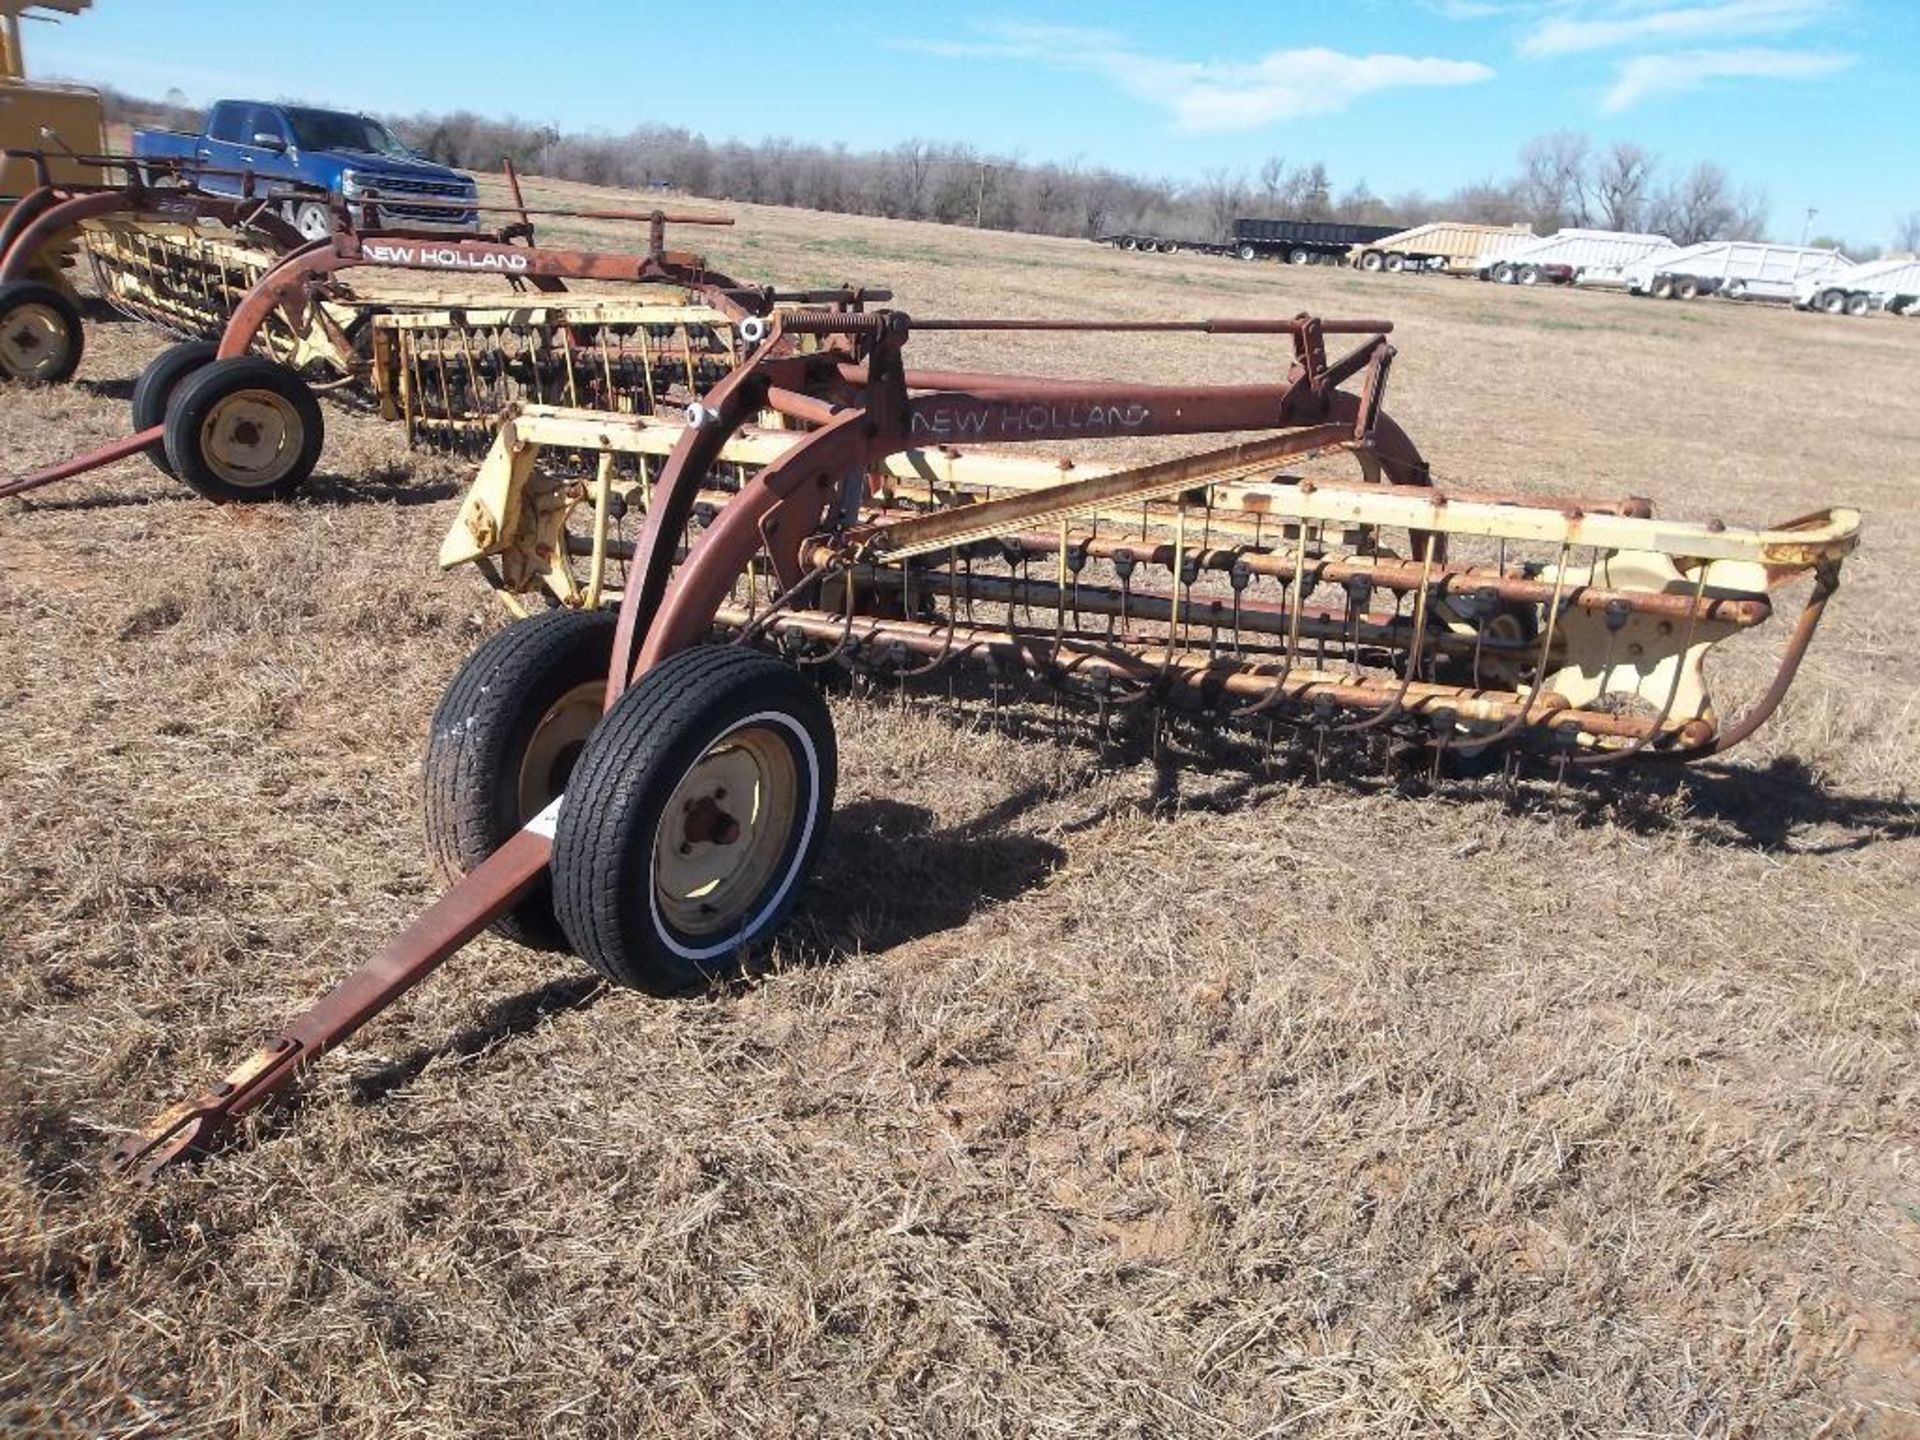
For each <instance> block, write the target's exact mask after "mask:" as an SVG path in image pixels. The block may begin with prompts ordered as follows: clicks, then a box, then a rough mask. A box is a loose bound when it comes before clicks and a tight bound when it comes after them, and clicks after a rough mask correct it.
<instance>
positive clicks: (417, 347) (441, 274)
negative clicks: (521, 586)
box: [0, 192, 887, 502]
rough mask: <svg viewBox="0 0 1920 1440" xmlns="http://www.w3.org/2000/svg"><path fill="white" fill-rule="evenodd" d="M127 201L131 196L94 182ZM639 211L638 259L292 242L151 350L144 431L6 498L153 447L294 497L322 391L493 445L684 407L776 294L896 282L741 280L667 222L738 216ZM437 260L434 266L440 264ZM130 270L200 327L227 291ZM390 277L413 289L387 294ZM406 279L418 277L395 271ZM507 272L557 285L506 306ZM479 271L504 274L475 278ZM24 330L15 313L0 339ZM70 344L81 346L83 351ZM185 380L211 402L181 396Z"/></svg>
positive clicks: (48, 216) (232, 493)
mask: <svg viewBox="0 0 1920 1440" xmlns="http://www.w3.org/2000/svg"><path fill="white" fill-rule="evenodd" d="M117 198H118V192H114V193H112V194H107V193H102V194H98V195H89V196H85V197H81V199H82V200H84V201H88V202H92V201H100V202H107V201H114V200H116V199H117ZM60 213H61V207H60V206H59V205H57V204H56V205H52V206H50V207H49V208H47V209H45V211H44V213H42V214H41V215H40V217H39V219H38V220H36V221H34V222H32V224H30V225H28V227H27V228H26V229H25V230H23V231H22V232H21V235H20V237H19V239H20V243H21V244H22V245H24V244H26V243H27V242H29V241H32V240H34V238H35V233H36V232H35V231H34V226H35V225H46V226H49V227H53V228H54V229H58V228H59V227H60V225H63V224H65V223H66V222H65V221H60V220H59V216H60ZM537 213H554V214H558V213H578V214H583V215H588V216H591V217H594V218H613V219H618V218H635V217H633V216H626V215H623V214H620V213H616V212H593V211H583V212H557V211H556V212H537ZM81 218H85V217H84V216H82V217H81ZM642 218H645V219H646V220H647V222H648V226H649V236H648V248H647V250H646V251H645V253H643V254H637V255H636V254H620V253H610V252H595V251H578V250H549V249H541V248H538V247H534V246H531V245H527V244H520V243H515V242H512V241H509V240H505V239H449V238H446V237H441V236H425V235H417V234H409V233H401V232H382V233H378V234H358V233H350V232H344V231H343V232H338V233H336V234H334V235H333V236H331V237H330V238H329V239H326V240H322V241H317V242H314V243H312V244H309V245H305V246H303V247H302V248H298V249H295V250H292V251H291V252H290V253H288V254H286V255H284V256H282V257H281V258H280V259H278V260H277V261H276V262H274V263H273V264H272V265H271V267H270V268H268V269H267V270H266V271H265V273H264V274H262V275H260V277H259V278H258V279H257V280H256V281H254V283H253V284H252V285H251V287H250V288H248V289H247V290H246V291H244V293H242V294H241V296H240V298H239V300H238V302H237V303H236V304H235V305H234V306H233V309H232V313H231V315H230V316H228V317H227V318H226V320H225V322H224V325H223V327H222V328H221V329H220V331H219V339H218V341H217V342H215V341H188V342H186V343H184V344H182V345H178V346H175V347H173V348H172V349H171V350H168V351H166V352H163V353H162V354H161V355H160V356H159V357H157V358H156V359H155V360H154V361H153V363H152V364H151V365H150V366H149V367H148V369H147V371H146V372H145V373H144V374H143V375H142V377H141V381H140V384H139V385H138V387H137V388H136V392H135V396H134V404H133V407H132V408H133V422H134V428H135V433H134V434H132V435H130V436H128V437H127V438H125V439H123V440H119V441H116V442H114V443H113V444H111V445H107V446H103V447H101V448H100V449H98V450H95V451H93V452H91V453H89V454H86V455H82V456H79V457H76V458H75V459H73V460H69V461H66V462H63V463H61V464H58V465H54V466H50V467H47V468H45V469H42V470H39V471H36V472H34V473H32V474H29V475H24V476H19V477H17V478H12V479H5V478H0V498H5V497H7V496H12V495H21V494H25V493H27V492H29V491H32V490H36V489H38V488H40V487H41V486H44V485H49V484H53V483H56V482H58V481H61V480H66V479H71V478H73V477H75V476H78V475H82V474H86V473H88V472H90V471H93V470H96V469H99V468H101V467H103V466H105V465H108V464H111V463H113V462H115V461H118V460H122V459H126V458H129V457H131V456H134V455H139V454H147V455H149V456H151V457H152V458H153V459H154V461H155V463H156V464H157V465H159V467H160V468H161V469H162V470H164V471H166V472H167V473H169V474H173V475H176V476H178V478H180V479H182V480H184V481H186V482H187V483H188V484H189V485H191V486H193V488H195V489H196V490H198V491H200V492H201V493H202V494H203V495H205V496H206V497H207V498H209V499H212V500H215V501H217V502H228V501H245V500H261V499H273V498H278V497H280V496H283V495H286V494H289V493H291V492H292V491H293V490H295V489H297V488H298V487H299V486H300V485H301V484H302V483H303V482H304V481H305V480H306V478H307V476H308V474H309V473H311V471H312V469H313V466H314V464H315V463H316V462H317V460H318V458H319V455H320V453H321V446H322V444H323V441H324V436H323V430H324V420H323V417H322V415H321V412H320V411H319V409H318V407H316V406H314V405H312V404H311V401H310V395H311V393H319V392H327V391H338V390H350V391H353V392H355V393H359V394H361V395H368V396H371V398H372V400H373V401H374V403H375V404H376V405H377V406H378V408H379V411H380V413H381V414H382V415H383V416H385V417H387V418H389V419H394V420H404V421H405V423H406V425H407V429H408V434H409V436H410V437H411V438H412V439H414V440H416V441H418V442H420V443H423V444H427V445H432V446H437V447H440V448H447V449H453V450H456V451H460V450H478V449H479V448H482V447H483V445H484V438H483V436H484V435H485V434H486V433H489V432H490V428H491V427H490V423H489V417H491V416H492V415H493V414H495V413H496V412H497V411H498V409H499V408H500V407H501V406H503V405H505V404H507V403H510V402H513V401H517V400H546V401H559V402H565V403H572V404H583V403H590V404H595V405H600V406H605V407H609V408H613V409H621V410H629V411H648V410H651V409H652V408H653V407H654V406H656V405H658V404H660V403H662V402H663V400H664V401H667V402H669V403H671V404H673V405H680V404H684V403H685V402H686V400H687V399H689V398H691V396H692V395H693V394H695V393H698V391H699V390H700V389H701V388H703V387H705V386H707V385H710V384H712V383H714V382H715V381H716V380H717V379H718V378H719V377H720V376H721V375H723V374H724V373H725V372H726V370H727V369H728V368H730V367H731V365H732V364H733V363H734V361H735V359H736V358H737V355H738V351H737V349H736V346H735V343H734V342H733V340H732V339H731V327H732V326H733V325H734V324H735V323H736V322H737V321H739V320H741V319H743V318H746V317H748V316H752V315H756V314H762V313H765V312H767V311H768V310H770V309H771V308H772V307H774V306H776V305H779V304H808V305H817V306H825V307H829V308H832V309H835V310H842V311H859V310H861V309H863V308H864V307H865V306H866V305H867V304H869V303H871V302H873V301H876V300H883V299H885V298H887V296H886V292H884V291H873V290H863V289H856V288H851V287H848V288H843V289H840V290H832V291H799V292H779V291H775V290H773V289H771V288H755V287H750V286H743V285H740V284H738V283H736V282H735V281H733V280H730V279H729V278H727V277H726V276H725V275H722V274H720V273H719V272H717V271H714V270H712V269H710V268H709V267H708V265H707V263H706V261H705V260H704V259H703V258H702V257H701V256H699V255H695V254H691V253H688V252H685V251H679V250H669V249H667V248H666V241H665V236H666V227H667V225H668V224H670V223H671V224H696V225H730V224H732V223H733V222H732V221H731V220H730V219H727V218H726V217H722V216H713V215H669V214H666V213H665V212H661V211H654V212H652V213H651V214H650V215H648V216H645V217H642ZM75 223H78V222H77V221H76V222H75ZM166 243H167V242H166V240H165V237H164V236H163V237H162V238H161V239H159V240H153V241H151V242H150V241H149V239H147V238H145V235H144V231H143V232H142V238H141V239H140V240H139V241H138V243H137V247H136V246H135V242H133V241H127V242H126V244H127V245H128V246H129V247H132V248H140V249H141V253H142V254H146V253H149V252H150V251H151V249H152V247H153V246H154V245H159V246H161V247H162V248H164V246H165V244H166ZM183 243H185V242H183ZM194 243H195V244H199V243H201V239H200V238H196V239H195V241H194ZM246 263H250V262H247V260H246V257H245V256H244V255H238V254H237V255H235V256H234V257H232V265H231V267H230V269H231V270H232V273H234V274H238V273H239V272H240V270H241V269H242V268H244V265H245V264H246ZM350 272H351V273H354V274H355V275H356V276H363V277H374V278H375V279H376V283H375V284H374V285H373V286H371V287H368V289H367V290H365V291H356V290H355V289H352V288H350V287H349V286H348V285H347V284H346V282H345V280H344V278H343V277H344V276H345V275H347V274H348V273H350ZM429 275H430V276H433V277H434V278H433V279H432V280H425V279H424V277H426V276H429ZM130 277H132V270H131V269H126V270H124V271H123V272H122V283H121V289H122V293H126V294H131V293H134V292H135V291H136V290H137V291H138V292H139V294H140V295H141V296H142V297H143V298H142V302H141V303H143V304H146V305H148V306H150V307H161V308H164V307H165V306H173V307H174V309H175V310H177V312H178V313H177V315H175V317H174V318H175V319H176V320H177V321H178V323H179V324H180V325H181V326H182V327H183V328H184V327H186V326H188V325H190V323H192V319H193V314H194V313H195V312H194V304H195V303H197V300H196V296H199V295H201V294H202V293H203V292H204V293H211V292H209V291H207V287H206V286H202V290H201V291H196V292H194V293H193V294H188V293H187V290H186V289H183V288H182V287H181V286H180V285H172V283H171V282H169V285H170V286H171V288H169V287H168V286H162V285H160V284H158V282H152V283H149V280H147V279H139V278H138V277H132V278H130ZM449 277H451V283H449ZM203 278H204V277H203ZM380 278H384V279H386V280H387V281H388V282H389V288H393V289H395V290H397V291H398V293H397V294H395V295H392V296H382V295H381V294H380V293H379V291H380V288H381V287H380V285H379V284H378V283H377V281H378V279H380ZM396 278H399V279H402V280H404V283H403V284H394V283H393V282H394V281H395V279H396ZM502 281H505V282H508V283H510V284H511V285H512V286H514V287H515V288H517V289H521V290H524V289H525V288H527V287H531V288H532V289H534V290H538V291H541V292H543V293H541V294H540V295H539V296H538V297H528V299H527V300H526V301H525V302H519V301H514V302H512V303H502V298H501V291H500V288H499V286H500V283H501V282H502ZM577 282H586V283H588V284H590V285H595V286H607V287H611V289H612V291H613V297H612V298H609V297H608V296H606V295H591V294H590V295H580V296H575V295H572V294H568V293H565V290H566V286H567V285H568V284H570V283H577ZM210 283H211V282H210ZM226 284H227V282H226V281H225V280H221V281H219V282H218V283H217V284H214V285H213V287H212V288H213V290H217V291H218V292H219V293H218V296H217V301H218V303H222V304H223V303H225V301H226V300H227V299H228V298H230V296H229V294H228V293H227V290H226V289H225V288H224V287H225V286H226ZM482 284H486V285H490V286H491V288H489V289H486V290H482V289H479V288H476V287H477V286H479V285H482ZM41 298H44V297H41ZM55 298H57V297H55ZM209 303H213V302H209ZM41 308H42V309H45V308H47V307H41ZM34 313H35V315H36V317H37V316H38V314H39V311H37V310H36V311H35V312H34ZM169 313H172V312H169ZM75 323H76V324H77V319H76V321H75ZM7 332H8V327H7V325H6V324H5V323H4V322H0V336H3V335H4V334H6V333H7ZM76 333H77V332H76ZM67 353H68V354H69V355H70V357H71V358H72V359H73V360H75V361H77V352H73V351H69V352H67ZM299 392H307V395H308V398H306V399H303V398H302V394H301V393H299ZM187 394H192V395H194V396H195V401H194V404H193V405H192V406H191V407H188V408H183V407H184V406H185V402H184V400H183V398H182V397H184V396H185V395H187Z"/></svg>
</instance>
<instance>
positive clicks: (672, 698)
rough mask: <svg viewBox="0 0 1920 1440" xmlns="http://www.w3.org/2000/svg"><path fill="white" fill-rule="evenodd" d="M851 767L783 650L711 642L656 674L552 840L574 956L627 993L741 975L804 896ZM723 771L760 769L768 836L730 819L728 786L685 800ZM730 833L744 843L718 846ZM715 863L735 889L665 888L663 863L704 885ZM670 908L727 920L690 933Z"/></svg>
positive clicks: (612, 723)
mask: <svg viewBox="0 0 1920 1440" xmlns="http://www.w3.org/2000/svg"><path fill="white" fill-rule="evenodd" d="M736 737H737V738H736ZM729 740H730V741H732V743H731V744H730V745H728V746H727V747H726V748H724V749H722V748H720V746H721V742H722V741H729ZM782 756H784V757H785V759H784V760H782V759H781V757H782ZM837 763H838V762H837V755H836V750H835V745H834V737H833V721H832V719H831V717H830V716H829V715H828V713H827V706H826V702H825V701H824V700H822V699H821V698H820V694H819V692H818V691H817V690H816V689H815V688H814V687H813V686H812V685H811V684H810V683H808V682H807V681H806V680H805V679H804V678H803V677H802V676H801V675H800V674H799V673H798V672H797V671H795V670H794V669H793V668H792V667H790V666H788V665H785V664H783V663H781V662H780V661H778V660H776V659H774V658H773V657H772V656H770V655H766V654H763V653H761V652H759V651H754V650H746V649H742V648H740V647H738V646H733V645H704V646H701V647H699V648H697V649H694V650H689V651H686V652H685V653H683V654H680V655H676V656H674V657H673V658H672V659H670V660H667V661H665V662H663V663H662V664H660V665H658V666H656V667H655V668H654V669H652V670H650V671H648V672H647V673H646V674H645V675H642V676H641V677H640V679H639V680H638V681H636V682H635V683H634V685H633V686H632V688H631V689H629V690H628V691H627V692H626V694H624V695H622V696H621V697H620V700H619V703H618V704H616V705H615V706H614V707H613V709H612V710H611V711H610V712H608V714H607V716H606V718H605V719H604V720H602V721H601V722H600V728H599V729H598V730H596V731H594V733H593V736H592V738H591V739H590V740H589V741H588V742H587V746H586V750H585V752H584V753H583V754H582V755H581V757H580V763H579V765H578V766H577V767H576V768H575V770H574V774H573V781H572V784H571V785H570V786H569V788H568V792H567V800H566V803H565V804H564V805H563V806H562V807H561V810H560V818H559V822H558V824H557V825H556V827H555V830H554V837H553V891H554V913H555V914H556V915H558V916H559V919H560V925H561V928H562V929H564V930H565V931H566V933H567V938H568V939H569V940H570V941H572V942H573V948H574V950H575V952H576V953H578V954H579V956H580V958H581V959H583V960H585V961H586V962H587V964H589V965H591V966H592V967H593V968H594V969H595V970H597V971H599V972H600V974H602V975H604V976H606V977H607V979H609V980H611V981H613V982H614V983H615V984H618V985H627V986H632V987H634V988H637V989H641V990H649V991H652V992H654V993H656V994H672V993H675V992H678V991H682V990H687V989H690V988H693V987H696V986H699V985H703V984H706V983H708V982H709V981H711V980H712V979H713V978H714V977H715V976H717V975H721V974H724V973H726V972H727V971H729V970H730V969H732V968H733V967H734V966H735V965H736V964H737V963H738V956H739V955H740V953H741V951H742V950H743V948H744V947H746V946H748V945H750V944H752V943H753V942H754V941H756V940H758V939H760V938H762V937H763V936H765V935H766V934H767V933H768V932H769V931H771V930H772V929H773V927H774V926H775V925H777V924H778V923H779V921H780V920H781V918H782V917H784V916H785V914H786V913H787V910H788V909H789V908H790V907H791V906H792V904H793V902H794V899H795V897H796V896H797V895H798V893H799V889H800V885H801V882H802V879H803V877H804V876H805V874H806V871H807V868H808V866H809V865H810V864H811V862H812V860H813V856H814V854H815V852H816V851H817V850H818V849H819V846H820V842H821V840H822V838H823V837H824V836H825V834H826V828H827V819H828V816H829V815H830V814H831V813H832V809H833V791H834V782H835V779H836V775H837ZM723 766H732V767H735V768H736V769H746V768H748V767H751V769H750V773H751V774H752V775H754V776H755V777H756V778H755V780H754V785H755V789H754V797H755V799H754V813H755V814H756V815H761V816H764V817H765V826H766V828H765V829H764V830H760V829H758V827H756V826H755V825H754V823H753V821H752V820H749V821H748V829H747V830H746V831H745V832H743V831H742V828H741V825H740V820H739V817H738V816H737V815H735V814H734V813H733V812H732V811H730V810H726V809H724V808H722V807H723V806H725V805H727V804H728V803H731V804H732V805H734V806H736V807H737V806H738V804H739V799H740V797H739V796H738V795H737V794H736V795H735V796H734V797H733V799H732V801H731V802H729V801H728V793H729V792H728V790H727V789H726V788H715V789H713V790H711V791H710V792H708V793H705V794H700V795H697V796H695V798H691V799H689V798H687V797H686V792H687V791H688V790H689V788H691V789H693V790H700V789H701V788H702V787H704V786H706V785H708V784H710V783H712V780H713V778H714V777H724V776H725V775H726V774H729V773H732V772H731V771H728V770H724V769H722V768H720V767H723ZM783 787H788V788H786V789H785V791H784V793H783ZM676 796H678V797H679V798H678V802H677V803H676ZM702 807H704V811H703V809H702ZM696 824H698V825H699V826H700V827H701V829H702V831H703V832H705V833H704V834H695V833H693V828H694V826H695V825H696ZM723 826H727V827H731V837H732V838H720V839H717V840H716V839H709V838H707V836H710V835H714V834H721V835H723V836H724V834H725V832H724V831H723V830H722V829H721V827H723ZM756 832H757V833H756ZM675 835H678V836H679V837H680V838H679V840H678V841H677V842H676V841H675V840H674V839H673V837H674V836H675ZM736 846H737V847H739V849H738V850H737V851H735V849H734V847H736ZM723 848H724V849H725V850H726V851H727V852H728V854H727V855H726V856H724V857H723V856H721V853H720V852H721V851H722V849H723ZM663 857H666V858H664V859H663ZM716 860H717V861H718V864H719V865H720V866H725V865H729V864H730V865H731V866H732V868H731V869H730V870H726V871H724V877H725V878H721V879H715V880H713V881H712V882H711V883H710V884H707V885H705V886H703V887H699V888H695V889H692V890H689V891H687V892H685V893H684V894H683V895H679V896H670V895H666V894H664V893H663V888H662V886H663V880H662V879H661V878H660V877H659V870H660V866H661V865H662V864H673V865H681V864H684V865H686V866H687V867H688V869H689V871H690V872H691V873H693V874H695V875H697V874H698V873H699V872H700V867H701V866H702V864H703V862H707V861H716ZM706 896H712V897H715V898H716V900H718V902H719V907H720V908H718V909H716V907H715V906H713V905H708V904H707V903H706V901H705V899H704V898H703V897H706ZM663 904H664V905H666V906H668V907H677V908H678V909H679V910H680V912H681V913H683V914H691V913H697V912H701V911H705V912H708V913H710V914H712V915H713V916H714V918H713V919H712V920H711V921H709V922H707V923H708V924H709V926H710V928H708V929H706V930H704V931H699V930H692V929H689V928H686V927H685V926H683V925H682V924H680V923H678V921H677V920H676V917H675V916H674V915H673V914H672V913H666V912H663V908H662V907H663Z"/></svg>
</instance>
